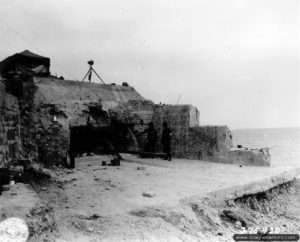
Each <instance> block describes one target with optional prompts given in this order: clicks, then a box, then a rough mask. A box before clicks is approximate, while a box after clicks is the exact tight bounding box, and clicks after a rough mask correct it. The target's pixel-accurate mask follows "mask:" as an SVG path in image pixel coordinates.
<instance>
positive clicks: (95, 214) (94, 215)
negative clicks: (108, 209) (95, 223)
mask: <svg viewBox="0 0 300 242" xmlns="http://www.w3.org/2000/svg"><path fill="white" fill-rule="evenodd" d="M100 217H101V216H100V215H99V214H98V213H94V214H93V216H92V218H93V219H97V218H100Z"/></svg>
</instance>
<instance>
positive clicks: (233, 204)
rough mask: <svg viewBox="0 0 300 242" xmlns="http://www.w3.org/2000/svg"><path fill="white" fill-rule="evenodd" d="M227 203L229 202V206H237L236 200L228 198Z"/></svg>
mask: <svg viewBox="0 0 300 242" xmlns="http://www.w3.org/2000/svg"><path fill="white" fill-rule="evenodd" d="M226 203H227V205H228V206H229V207H234V206H235V202H234V200H228V201H227V202H226Z"/></svg>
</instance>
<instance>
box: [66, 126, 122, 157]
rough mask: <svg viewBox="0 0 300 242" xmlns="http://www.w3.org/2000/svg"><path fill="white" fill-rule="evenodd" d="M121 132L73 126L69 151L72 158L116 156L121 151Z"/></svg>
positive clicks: (115, 128) (104, 128) (110, 128)
mask: <svg viewBox="0 0 300 242" xmlns="http://www.w3.org/2000/svg"><path fill="white" fill-rule="evenodd" d="M121 136H122V132H120V130H119V129H118V127H112V126H103V127H93V126H89V125H87V126H75V127H71V128H70V149H69V153H70V154H71V155H73V156H75V157H76V156H81V155H82V154H84V153H86V154H87V155H89V154H91V153H94V154H116V153H117V152H120V151H121V150H123V147H122V146H123V144H122V143H123V141H122V137H121Z"/></svg>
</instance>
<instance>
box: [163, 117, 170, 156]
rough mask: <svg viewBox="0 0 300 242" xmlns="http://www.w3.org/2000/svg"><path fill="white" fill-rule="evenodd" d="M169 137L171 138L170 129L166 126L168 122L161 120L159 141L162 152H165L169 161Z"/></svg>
mask: <svg viewBox="0 0 300 242" xmlns="http://www.w3.org/2000/svg"><path fill="white" fill-rule="evenodd" d="M171 139H172V131H171V129H170V128H169V127H168V123H167V122H166V121H165V122H163V132H162V137H161V143H162V145H163V152H164V153H166V154H167V158H166V159H167V160H169V161H171V159H172V155H171Z"/></svg>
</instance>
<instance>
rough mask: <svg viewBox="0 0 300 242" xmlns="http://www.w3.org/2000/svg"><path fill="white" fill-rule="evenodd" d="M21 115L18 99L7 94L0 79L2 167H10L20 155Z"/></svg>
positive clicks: (0, 146) (0, 157) (0, 160)
mask: <svg viewBox="0 0 300 242" xmlns="http://www.w3.org/2000/svg"><path fill="white" fill-rule="evenodd" d="M20 149H21V141H20V117H19V105H18V99H17V98H15V97H14V96H12V95H10V94H7V93H6V91H5V85H4V84H3V83H2V82H1V81H0V167H8V166H9V164H10V162H11V161H12V160H14V159H15V158H18V157H19V152H20Z"/></svg>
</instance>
